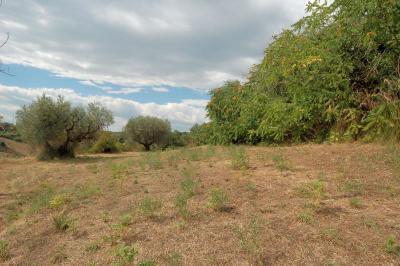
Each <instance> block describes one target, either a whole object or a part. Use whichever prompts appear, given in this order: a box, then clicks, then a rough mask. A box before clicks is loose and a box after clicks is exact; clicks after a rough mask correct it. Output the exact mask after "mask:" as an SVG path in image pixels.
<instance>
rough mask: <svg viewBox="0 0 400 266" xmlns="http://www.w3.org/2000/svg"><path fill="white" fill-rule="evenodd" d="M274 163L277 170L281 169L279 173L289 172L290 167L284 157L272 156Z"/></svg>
mask: <svg viewBox="0 0 400 266" xmlns="http://www.w3.org/2000/svg"><path fill="white" fill-rule="evenodd" d="M272 161H273V163H274V165H275V167H276V168H278V169H279V171H281V172H282V171H287V170H289V169H290V166H289V164H288V162H287V161H286V159H285V157H283V155H280V154H278V155H273V156H272Z"/></svg>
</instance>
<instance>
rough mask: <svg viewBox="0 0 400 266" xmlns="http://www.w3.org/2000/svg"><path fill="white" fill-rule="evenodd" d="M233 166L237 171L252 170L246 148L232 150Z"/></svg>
mask: <svg viewBox="0 0 400 266" xmlns="http://www.w3.org/2000/svg"><path fill="white" fill-rule="evenodd" d="M231 156H232V159H231V166H232V168H233V169H235V170H246V169H249V168H250V163H249V157H248V155H247V153H246V150H245V148H244V147H242V146H240V147H233V148H231Z"/></svg>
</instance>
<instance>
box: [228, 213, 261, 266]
mask: <svg viewBox="0 0 400 266" xmlns="http://www.w3.org/2000/svg"><path fill="white" fill-rule="evenodd" d="M234 233H235V235H236V237H237V238H238V239H239V243H240V247H241V248H242V249H243V250H244V251H245V252H246V253H248V254H249V255H250V256H251V258H252V259H253V260H255V261H256V262H257V264H256V265H258V264H261V263H262V256H261V255H262V252H261V248H262V239H261V236H262V228H261V224H260V220H259V219H257V218H256V217H253V218H252V219H251V220H250V222H249V223H248V224H241V225H238V226H236V227H235V228H234Z"/></svg>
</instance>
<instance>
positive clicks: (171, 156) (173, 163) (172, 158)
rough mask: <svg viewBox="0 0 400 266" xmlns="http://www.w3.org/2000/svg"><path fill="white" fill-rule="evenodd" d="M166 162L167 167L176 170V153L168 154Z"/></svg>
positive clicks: (177, 159)
mask: <svg viewBox="0 0 400 266" xmlns="http://www.w3.org/2000/svg"><path fill="white" fill-rule="evenodd" d="M167 160H168V165H169V166H171V167H173V168H175V169H177V168H178V161H179V157H178V154H177V153H176V152H170V153H169V154H168V157H167Z"/></svg>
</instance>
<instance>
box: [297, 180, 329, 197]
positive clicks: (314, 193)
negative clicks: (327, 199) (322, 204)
mask: <svg viewBox="0 0 400 266" xmlns="http://www.w3.org/2000/svg"><path fill="white" fill-rule="evenodd" d="M297 191H298V192H299V193H300V194H301V195H302V196H303V197H305V198H311V199H313V200H315V201H319V200H321V199H322V198H323V197H324V196H325V183H324V182H323V181H321V180H316V181H312V182H308V183H304V184H302V185H301V186H300V187H299V188H297Z"/></svg>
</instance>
